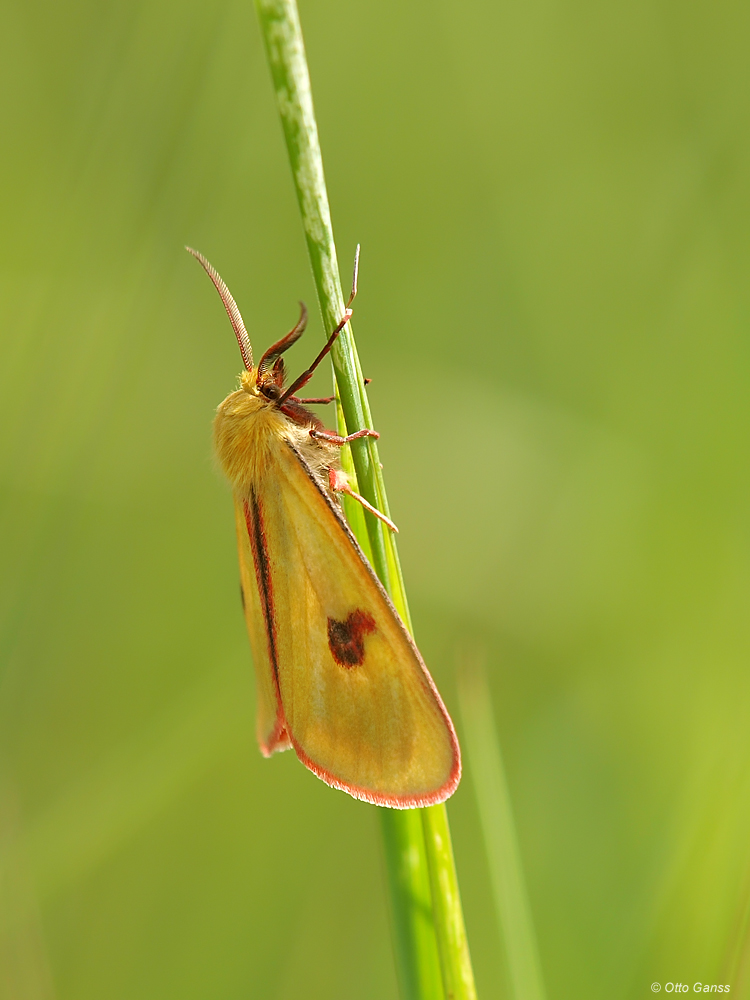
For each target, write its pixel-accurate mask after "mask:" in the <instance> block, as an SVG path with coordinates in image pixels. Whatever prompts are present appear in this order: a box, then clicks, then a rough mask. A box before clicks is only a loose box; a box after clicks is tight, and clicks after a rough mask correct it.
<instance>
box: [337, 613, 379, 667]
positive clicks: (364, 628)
mask: <svg viewBox="0 0 750 1000" xmlns="http://www.w3.org/2000/svg"><path fill="white" fill-rule="evenodd" d="M374 631H375V619H374V618H373V617H372V615H370V614H368V613H367V612H366V611H362V610H361V609H360V608H357V609H356V611H352V613H351V614H350V615H349V616H348V617H347V618H346V620H345V621H342V622H340V621H337V620H336V619H335V618H329V619H328V648H329V649H330V650H331V652H332V653H333V658H334V660H335V661H336V663H339V664H340V665H341V666H342V667H359V666H361V665H362V663H363V662H364V658H365V636H366V635H369V633H370V632H374Z"/></svg>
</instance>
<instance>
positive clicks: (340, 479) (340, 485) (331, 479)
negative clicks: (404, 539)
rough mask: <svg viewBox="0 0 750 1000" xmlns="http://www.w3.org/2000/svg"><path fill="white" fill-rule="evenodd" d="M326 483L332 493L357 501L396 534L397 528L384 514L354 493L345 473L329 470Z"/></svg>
mask: <svg viewBox="0 0 750 1000" xmlns="http://www.w3.org/2000/svg"><path fill="white" fill-rule="evenodd" d="M328 483H329V485H330V487H331V490H332V491H333V492H334V493H346V494H347V496H350V497H352V498H353V499H354V500H356V501H357V503H361V504H362V506H363V507H364V508H365V510H369V512H370V513H371V514H374V515H375V517H377V518H378V519H379V520H381V521H382V522H383V524H386V525H387V526H388V527H389V528H390V529H391V531H395V532H396V534H398V528H397V527H396V525H395V524H394V523H393V521H391V519H390V518H389V517H386V516H385V514H381V513H380V511H379V510H377V509H376V508H375V507H373V505H372V504H371V503H368V502H367V501H366V500H365V498H364V497H361V496H360V495H359V493H355V492H354V490H353V489H352V488H351V486H350V485H349V481H348V480H347V478H346V473H344V472H339V471H338V470H337V469H329V470H328Z"/></svg>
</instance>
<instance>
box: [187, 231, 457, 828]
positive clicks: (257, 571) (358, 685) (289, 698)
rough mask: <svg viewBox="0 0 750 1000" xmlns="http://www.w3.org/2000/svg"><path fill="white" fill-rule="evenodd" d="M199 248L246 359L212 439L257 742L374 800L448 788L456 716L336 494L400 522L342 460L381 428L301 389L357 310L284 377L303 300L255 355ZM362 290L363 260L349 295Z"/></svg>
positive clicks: (434, 797)
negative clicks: (348, 431)
mask: <svg viewBox="0 0 750 1000" xmlns="http://www.w3.org/2000/svg"><path fill="white" fill-rule="evenodd" d="M188 250H190V248H189V247H188ZM190 253H192V254H193V256H194V257H196V258H197V260H198V261H200V263H201V264H202V265H203V267H204V268H205V270H206V272H207V273H208V275H209V277H210V278H211V280H212V281H213V283H214V285H215V286H216V289H217V291H218V292H219V295H220V296H221V300H222V302H223V303H224V307H225V309H226V311H227V313H228V315H229V319H230V320H231V322H232V326H233V328H234V332H235V334H236V336H237V341H238V343H239V346H240V352H241V354H242V360H243V362H244V365H245V370H244V371H243V372H242V374H241V376H240V388H239V389H238V390H237V391H236V392H232V393H230V395H229V396H227V398H226V399H225V400H224V402H223V403H221V405H220V406H219V408H218V410H217V413H216V419H215V422H214V441H215V445H216V451H217V454H218V458H219V461H220V463H221V466H222V468H223V470H224V472H225V474H226V476H227V478H228V480H229V482H230V484H231V486H232V491H233V494H234V508H235V520H236V525H237V541H238V546H239V557H240V581H241V586H242V595H243V605H244V610H245V619H246V622H247V630H248V633H249V636H250V645H251V648H252V653H253V660H254V662H255V673H256V681H257V692H258V709H257V736H258V742H259V744H260V749H261V751H262V753H263V754H264V755H266V756H270V755H271V754H272V753H274V752H275V751H277V750H287V749H289V748H290V747H293V748H294V750H295V752H296V754H297V756H298V757H299V759H300V760H301V761H302V763H303V764H304V765H305V766H306V767H308V768H309V769H310V770H311V771H313V772H314V773H315V774H316V775H317V776H318V777H319V778H322V779H323V781H325V782H327V783H328V784H329V785H332V786H333V787H334V788H340V789H342V790H343V791H345V792H348V793H349V794H350V795H353V796H354V797H355V798H358V799H364V800H365V801H367V802H373V803H376V804H377V805H381V806H392V807H394V808H398V809H409V808H414V807H416V806H426V805H432V804H434V803H436V802H443V801H444V800H445V799H447V798H448V796H449V795H452V793H453V792H454V790H455V788H456V786H457V785H458V782H459V778H460V776H461V758H460V752H459V747H458V741H457V739H456V734H455V731H454V729H453V725H452V723H451V720H450V717H449V715H448V713H447V711H446V709H445V706H444V705H443V702H442V701H441V699H440V695H439V694H438V692H437V689H436V688H435V685H434V683H433V681H432V678H431V677H430V675H429V673H428V672H427V668H426V667H425V665H424V663H423V661H422V658H421V656H420V655H419V651H418V650H417V647H416V646H415V644H414V642H413V640H412V638H411V636H410V635H409V633H408V632H407V630H406V628H405V627H404V625H403V623H402V621H401V619H400V618H399V616H398V614H397V612H396V610H395V608H394V607H393V604H392V603H391V601H390V598H389V597H388V595H387V594H386V592H385V590H384V589H383V587H382V586H381V584H380V581H379V580H378V578H377V577H376V575H375V573H374V572H373V570H372V569H371V567H370V565H369V563H368V562H367V559H366V558H365V556H364V554H363V553H362V550H361V549H360V547H359V545H358V544H357V542H356V540H355V538H354V536H353V535H352V533H351V531H350V530H349V527H348V525H347V523H346V521H345V520H344V518H343V516H342V513H341V508H340V506H339V501H338V497H337V494H339V493H341V492H346V493H349V494H350V495H351V496H354V497H355V498H356V499H357V500H359V501H360V502H361V503H363V504H364V505H365V506H366V507H367V508H368V510H370V512H371V513H373V514H375V515H376V516H378V517H380V518H381V519H382V520H383V521H385V522H386V523H387V524H388V525H389V527H391V528H393V529H394V530H395V526H394V525H392V524H391V522H390V521H388V519H387V518H386V517H385V516H384V515H383V514H381V513H380V512H378V511H376V510H375V509H374V508H373V507H371V506H370V505H369V504H368V503H367V501H365V500H364V499H363V498H362V497H360V496H358V495H357V494H356V493H354V492H353V491H352V490H351V487H350V486H349V484H348V482H347V480H346V477H345V475H344V473H343V472H342V471H341V464H340V460H339V448H340V447H341V445H343V444H345V443H347V442H348V441H350V440H352V439H353V438H356V437H363V436H366V435H375V432H374V431H370V430H363V431H359V432H358V433H357V434H352V435H350V436H349V437H348V438H343V437H339V436H338V435H337V434H334V433H332V432H330V431H327V430H325V429H324V427H323V424H322V423H321V422H320V420H319V419H318V418H317V417H316V416H314V414H313V413H311V412H310V411H309V410H308V409H307V408H306V404H307V405H309V404H311V403H316V402H321V403H322V402H330V400H329V399H325V400H323V399H318V400H311V399H301V398H299V397H298V396H297V395H296V393H297V392H298V391H299V390H300V389H301V388H302V387H303V386H304V385H305V384H306V383H307V382H308V381H309V380H310V378H311V376H312V373H313V371H314V370H315V368H316V367H317V365H318V364H319V363H320V362H321V360H322V359H323V358H324V357H325V355H326V354H327V353H328V351H329V350H330V348H331V346H332V344H333V342H334V340H335V339H336V337H337V336H338V334H339V333H340V331H341V330H342V329H343V328H344V326H345V325H346V323H347V321H348V319H349V317H350V316H351V310H350V309H349V308H348V306H347V309H346V312H345V314H344V317H343V319H342V320H341V322H340V323H339V325H338V326H337V327H336V329H335V330H334V331H333V333H332V334H331V336H330V337H329V339H328V342H327V343H326V346H325V347H324V348H323V350H322V351H321V352H320V354H319V355H318V357H317V358H316V359H315V361H314V362H313V364H312V365H311V366H310V368H308V369H307V370H306V371H305V372H303V374H302V375H300V377H299V378H297V379H296V380H295V381H294V382H293V383H292V384H291V385H290V386H289V388H286V389H285V388H284V362H283V360H282V354H283V352H284V351H286V350H287V348H289V347H290V346H291V345H292V344H293V343H294V342H295V341H296V340H297V339H298V338H299V337H300V336H301V335H302V333H303V331H304V328H305V323H306V311H305V307H304V305H303V306H302V314H301V316H300V320H299V322H298V323H297V325H296V326H295V327H294V328H293V329H292V330H291V331H290V332H289V333H288V334H287V335H286V336H285V337H283V338H282V339H281V340H279V341H278V343H276V344H274V345H273V346H272V347H270V348H269V349H268V350H267V351H266V353H265V354H264V355H263V357H262V358H261V359H260V361H259V362H258V364H257V366H256V365H254V363H253V353H252V348H251V346H250V340H249V338H248V335H247V331H246V329H245V325H244V323H243V321H242V317H241V315H240V312H239V309H238V308H237V305H236V303H235V301H234V299H233V298H232V296H231V294H230V293H229V289H228V288H227V286H226V285H225V284H224V282H223V281H222V280H221V278H220V277H219V275H218V273H217V272H216V271H215V270H214V268H213V267H212V266H211V265H210V264H209V262H208V261H207V260H206V259H205V257H203V256H202V255H201V254H199V253H198V252H197V251H195V250H190ZM355 290H356V268H355V282H354V286H353V289H352V299H353V298H354V293H355ZM352 299H350V300H349V305H351V301H352ZM375 436H377V435H375Z"/></svg>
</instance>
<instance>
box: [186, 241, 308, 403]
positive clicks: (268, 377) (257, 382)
mask: <svg viewBox="0 0 750 1000" xmlns="http://www.w3.org/2000/svg"><path fill="white" fill-rule="evenodd" d="M185 249H186V250H187V251H188V253H191V254H192V255H193V257H195V259H196V260H197V261H198V263H199V264H200V265H201V266H202V267H203V269H204V271H205V272H206V274H207V275H208V276H209V278H210V279H211V281H212V282H213V283H214V287H215V288H216V291H217V292H218V293H219V295H220V296H221V301H222V302H223V303H224V308H225V309H226V311H227V315H228V316H229V321H230V322H231V324H232V329H233V330H234V333H235V336H236V337H237V343H238V344H239V348H240V354H241V355H242V360H243V362H244V365H245V371H244V372H243V373H242V375H241V376H240V384H241V387H242V388H243V389H244V390H245V392H247V393H250V394H251V395H253V396H264V397H265V398H266V399H267V400H269V402H276V401H277V400H279V399H281V397H282V396H283V394H284V359H283V358H282V357H281V355H282V354H283V353H284V351H287V350H288V349H289V348H290V347H291V346H292V344H293V343H294V342H295V341H297V340H299V338H300V337H301V336H302V334H303V333H304V332H305V327H306V326H307V309H306V308H305V303H304V302H300V316H299V319H298V320H297V323H296V324H295V326H293V327H292V329H291V330H290V331H289V333H287V334H286V336H284V337H282V338H281V340H278V341H277V342H276V343H275V344H272V345H271V347H269V348H268V350H267V351H266V353H265V354H264V355H263V357H262V358H261V359H260V362H259V363H258V367H257V368H255V367H254V365H253V349H252V346H251V345H250V338H249V337H248V335H247V330H246V329H245V324H244V322H243V320H242V316H241V314H240V310H239V309H238V308H237V303H236V302H235V301H234V299H233V298H232V293H231V292H230V291H229V289H228V288H227V286H226V285H225V284H224V282H223V281H222V279H221V276H220V275H219V272H218V271H217V270H216V269H215V268H214V267H212V265H211V264H210V263H209V262H208V261H207V260H206V258H205V257H204V256H203V254H202V253H199V252H198V251H197V250H193V249H191V247H185Z"/></svg>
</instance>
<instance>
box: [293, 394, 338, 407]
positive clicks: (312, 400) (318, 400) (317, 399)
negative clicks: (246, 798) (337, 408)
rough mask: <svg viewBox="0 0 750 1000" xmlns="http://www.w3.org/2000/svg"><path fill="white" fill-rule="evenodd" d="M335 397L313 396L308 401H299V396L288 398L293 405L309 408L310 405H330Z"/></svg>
mask: <svg viewBox="0 0 750 1000" xmlns="http://www.w3.org/2000/svg"><path fill="white" fill-rule="evenodd" d="M335 398H336V397H335V396H314V397H312V398H310V399H300V398H299V396H290V397H289V399H290V400H291V401H292V402H293V403H302V404H303V406H310V405H311V404H312V403H332V402H333V401H334V399H335Z"/></svg>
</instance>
